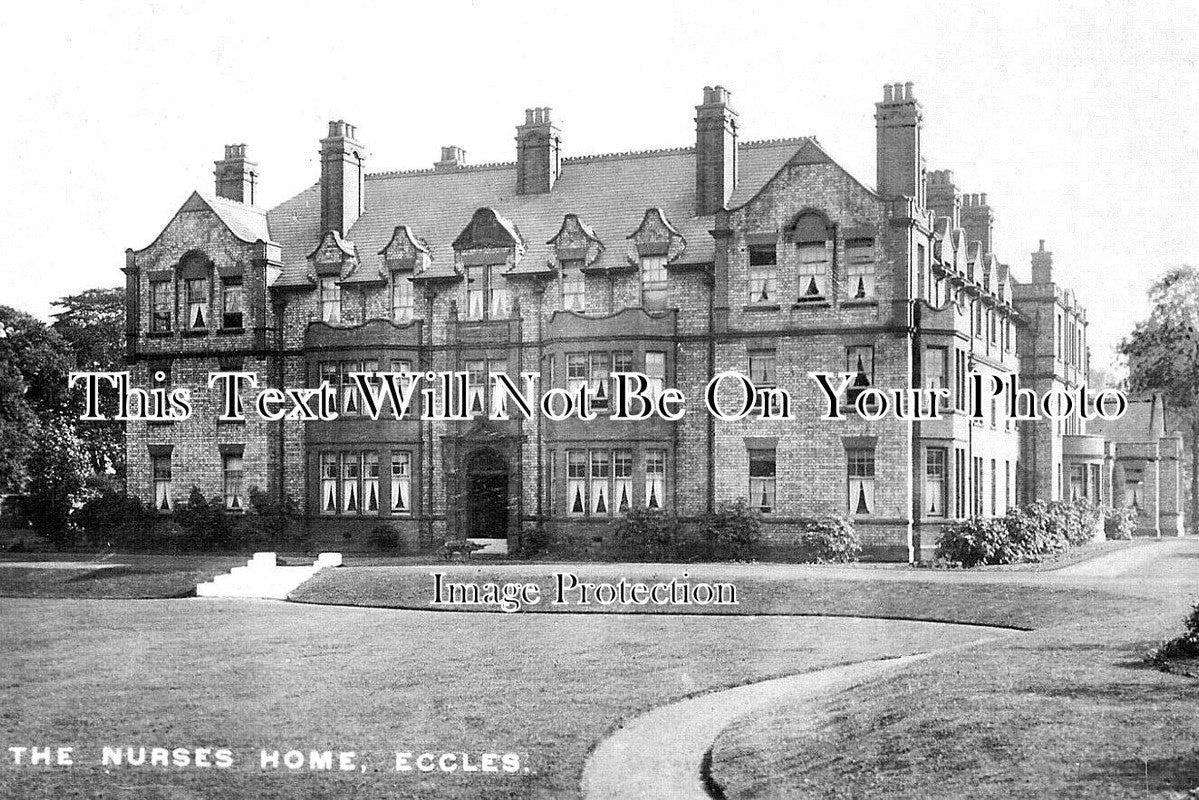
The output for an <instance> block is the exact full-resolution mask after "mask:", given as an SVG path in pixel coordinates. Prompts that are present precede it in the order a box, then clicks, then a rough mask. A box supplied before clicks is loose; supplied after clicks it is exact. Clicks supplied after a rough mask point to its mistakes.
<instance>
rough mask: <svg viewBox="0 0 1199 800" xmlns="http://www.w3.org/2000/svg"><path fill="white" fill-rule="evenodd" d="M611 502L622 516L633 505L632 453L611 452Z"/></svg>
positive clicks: (623, 451)
mask: <svg viewBox="0 0 1199 800" xmlns="http://www.w3.org/2000/svg"><path fill="white" fill-rule="evenodd" d="M612 477H613V479H614V483H613V485H612V502H613V504H614V505H615V506H616V513H617V514H623V513H625V512H626V511H628V510H629V508H630V507H631V506H632V505H633V451H632V450H613V451H612Z"/></svg>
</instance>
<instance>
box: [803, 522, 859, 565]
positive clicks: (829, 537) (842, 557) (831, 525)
mask: <svg viewBox="0 0 1199 800" xmlns="http://www.w3.org/2000/svg"><path fill="white" fill-rule="evenodd" d="M797 525H798V526H799V529H800V534H799V549H800V554H801V560H803V561H804V562H808V563H817V564H829V563H831V564H846V563H848V562H850V561H856V560H857V558H858V556H859V555H861V554H862V540H861V539H860V538H859V537H858V532H857V531H856V530H854V527H853V523H851V522H850V521H849V520H847V519H845V518H844V517H835V516H828V517H814V518H812V517H805V518H802V519H800V520H799V521H798V523H797Z"/></svg>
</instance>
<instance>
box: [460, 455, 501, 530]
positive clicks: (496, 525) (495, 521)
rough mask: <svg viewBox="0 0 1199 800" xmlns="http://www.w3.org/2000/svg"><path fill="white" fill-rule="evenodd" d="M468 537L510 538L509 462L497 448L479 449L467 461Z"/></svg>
mask: <svg viewBox="0 0 1199 800" xmlns="http://www.w3.org/2000/svg"><path fill="white" fill-rule="evenodd" d="M465 488H466V536H467V538H469V539H507V538H508V464H507V462H505V461H504V459H503V457H501V456H500V454H499V453H497V452H496V451H494V450H491V449H489V448H486V449H482V450H476V451H475V452H473V453H471V455H470V457H469V458H468V459H467V461H466V487H465Z"/></svg>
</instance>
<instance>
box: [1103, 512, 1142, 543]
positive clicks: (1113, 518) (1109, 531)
mask: <svg viewBox="0 0 1199 800" xmlns="http://www.w3.org/2000/svg"><path fill="white" fill-rule="evenodd" d="M1136 527H1137V511H1136V509H1135V508H1132V507H1131V506H1119V507H1118V508H1114V507H1112V506H1108V507H1107V508H1105V509H1104V510H1103V533H1104V535H1105V536H1106V537H1107V538H1108V539H1119V540H1127V539H1131V538H1132V532H1133V531H1134V530H1136Z"/></svg>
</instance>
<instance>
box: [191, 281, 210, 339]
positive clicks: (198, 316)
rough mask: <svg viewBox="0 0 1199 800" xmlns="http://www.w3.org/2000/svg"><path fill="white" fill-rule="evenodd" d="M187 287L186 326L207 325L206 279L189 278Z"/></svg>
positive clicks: (199, 326) (205, 326)
mask: <svg viewBox="0 0 1199 800" xmlns="http://www.w3.org/2000/svg"><path fill="white" fill-rule="evenodd" d="M185 285H186V287H187V327H189V328H207V327H208V280H207V279H206V278H189V279H188V280H187V281H185Z"/></svg>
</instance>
